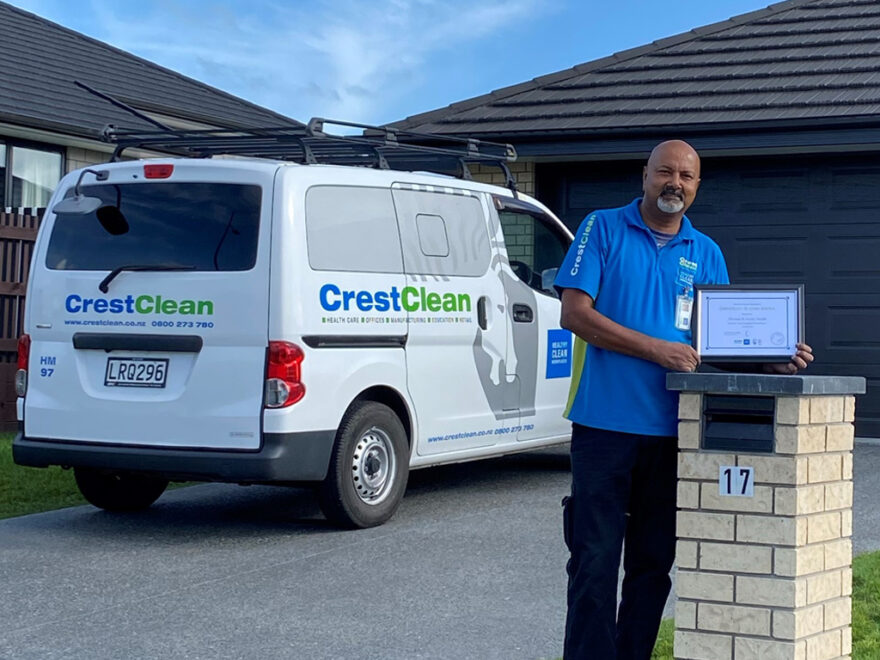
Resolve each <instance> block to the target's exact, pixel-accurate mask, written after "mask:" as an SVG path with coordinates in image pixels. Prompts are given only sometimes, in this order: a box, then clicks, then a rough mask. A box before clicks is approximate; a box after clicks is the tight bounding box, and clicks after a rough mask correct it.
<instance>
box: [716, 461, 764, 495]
mask: <svg viewBox="0 0 880 660" xmlns="http://www.w3.org/2000/svg"><path fill="white" fill-rule="evenodd" d="M718 494H719V495H738V496H740V497H754V495H755V469H754V468H750V467H742V466H739V465H736V466H730V465H722V466H721V467H720V468H719V469H718Z"/></svg>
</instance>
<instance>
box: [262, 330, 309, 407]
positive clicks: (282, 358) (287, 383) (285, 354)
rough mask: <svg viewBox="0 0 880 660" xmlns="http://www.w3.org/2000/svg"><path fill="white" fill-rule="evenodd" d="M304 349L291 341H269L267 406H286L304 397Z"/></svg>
mask: <svg viewBox="0 0 880 660" xmlns="http://www.w3.org/2000/svg"><path fill="white" fill-rule="evenodd" d="M304 357H305V354H304V353H303V351H302V349H301V348H300V347H299V346H297V345H296V344H292V343H290V342H289V341H270V342H269V364H268V368H267V370H266V407H267V408H286V407H287V406H292V405H293V404H294V403H296V402H297V401H299V400H300V399H302V398H303V397H304V396H305V394H306V387H305V385H303V384H302V369H301V366H302V361H303V358H304Z"/></svg>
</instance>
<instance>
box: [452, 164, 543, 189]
mask: <svg viewBox="0 0 880 660" xmlns="http://www.w3.org/2000/svg"><path fill="white" fill-rule="evenodd" d="M507 165H508V167H509V168H510V172H511V174H513V176H514V178H515V179H516V186H517V189H518V190H521V191H522V192H524V193H525V194H526V195H532V196H534V194H535V164H534V163H527V162H523V161H515V162H513V163H508V164H507ZM468 168H469V169H470V171H471V175H473V177H474V180H475V181H481V182H483V183H492V184H495V185H496V186H503V185H504V182H505V178H504V173H503V172H502V171H501V170H500V169H498V168H497V167H492V166H489V165H468Z"/></svg>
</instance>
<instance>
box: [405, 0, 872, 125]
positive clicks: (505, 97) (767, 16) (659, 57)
mask: <svg viewBox="0 0 880 660" xmlns="http://www.w3.org/2000/svg"><path fill="white" fill-rule="evenodd" d="M878 72H880V0H787V1H786V2H780V3H777V4H774V5H771V6H770V7H768V8H767V9H762V10H758V11H754V12H750V13H748V14H743V15H741V16H736V17H733V18H731V19H729V20H727V21H722V22H720V23H714V24H712V25H708V26H704V27H701V28H697V29H695V30H692V31H690V32H686V33H684V34H680V35H675V36H672V37H669V38H666V39H662V40H659V41H656V42H654V43H652V44H649V45H646V46H641V47H639V48H634V49H631V50H628V51H624V52H622V53H616V54H614V55H611V56H609V57H604V58H601V59H599V60H594V61H592V62H586V63H584V64H580V65H577V66H575V67H573V68H571V69H567V70H565V71H558V72H555V73H552V74H549V75H546V76H541V77H540V78H536V79H534V80H531V81H528V82H525V83H521V84H519V85H515V86H512V87H507V88H504V89H500V90H496V91H494V92H491V93H490V94H486V95H483V96H480V97H476V98H473V99H468V100H466V101H462V102H459V103H456V104H454V105H451V106H449V107H447V108H441V109H438V110H434V111H431V112H427V113H423V114H421V115H416V116H414V117H409V118H408V119H405V120H403V121H400V122H397V123H395V124H394V125H395V126H398V127H400V128H407V129H410V130H415V131H423V132H437V133H461V134H470V135H479V134H481V133H482V134H485V133H491V134H492V135H495V136H497V135H508V134H509V135H511V136H515V135H516V134H518V133H534V132H536V131H554V130H568V131H595V130H597V129H601V130H605V129H629V128H638V127H651V126H664V125H672V124H677V125H681V124H688V123H690V124H702V125H711V124H725V125H726V124H729V123H731V122H734V123H735V122H758V121H768V120H776V121H778V120H801V119H805V118H806V119H816V120H821V119H827V118H845V117H859V118H861V117H864V116H870V115H874V114H877V109H878V107H880V74H878Z"/></svg>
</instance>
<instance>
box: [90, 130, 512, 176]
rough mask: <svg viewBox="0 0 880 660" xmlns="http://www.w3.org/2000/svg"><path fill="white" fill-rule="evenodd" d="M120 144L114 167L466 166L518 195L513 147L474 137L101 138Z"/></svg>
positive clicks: (222, 134) (202, 133)
mask: <svg viewBox="0 0 880 660" xmlns="http://www.w3.org/2000/svg"><path fill="white" fill-rule="evenodd" d="M327 125H332V126H340V127H346V128H357V129H361V130H362V133H360V134H357V135H339V134H336V133H329V132H327V131H325V127H326V126H327ZM101 137H102V139H103V140H104V141H105V142H110V143H113V144H115V145H116V149H115V151H114V152H113V158H112V159H111V162H115V161H117V160H118V159H119V158H120V157H121V155H122V153H123V151H125V150H126V149H132V148H141V149H148V150H151V151H160V152H163V153H169V154H173V155H176V156H184V157H192V158H210V157H212V156H218V155H236V156H251V157H256V158H272V159H277V160H286V161H293V162H296V163H300V164H303V165H313V164H318V163H325V164H331V165H355V166H362V167H375V168H379V169H394V170H426V171H433V172H440V173H444V174H454V175H455V176H458V177H460V178H464V179H471V178H472V177H471V172H470V170H469V168H468V164H473V163H478V164H484V165H494V166H497V167H499V168H500V169H501V170H502V172H503V173H504V175H505V179H506V185H507V187H508V188H510V189H511V190H512V191H514V192H516V180H515V179H514V178H513V175H512V174H511V172H510V168H509V167H508V166H507V163H509V162H513V161H515V160H516V150H515V149H514V148H513V145H510V144H501V143H498V142H486V141H484V140H477V139H473V138H461V137H452V136H446V135H434V134H431V133H415V132H412V131H403V130H400V129H397V128H391V127H388V126H372V125H369V124H358V123H355V122H348V121H339V120H335V119H325V118H322V117H314V118H312V119H311V120H310V121H309V123H308V124H306V125H304V126H284V127H268V128H235V129H230V128H218V129H198V130H187V129H182V130H178V129H172V128H166V127H162V128H157V129H155V130H126V129H118V128H116V127H115V126H112V125H108V126H105V127H104V130H103V131H102V135H101Z"/></svg>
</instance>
